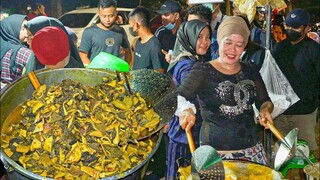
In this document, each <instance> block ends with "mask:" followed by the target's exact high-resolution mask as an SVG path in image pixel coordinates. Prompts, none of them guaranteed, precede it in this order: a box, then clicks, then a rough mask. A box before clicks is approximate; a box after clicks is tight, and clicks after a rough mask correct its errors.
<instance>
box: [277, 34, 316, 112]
mask: <svg viewBox="0 0 320 180" xmlns="http://www.w3.org/2000/svg"><path fill="white" fill-rule="evenodd" d="M272 55H273V57H274V58H275V60H276V62H277V64H278V66H279V68H280V69H281V71H282V72H283V74H284V75H285V76H286V78H287V79H288V81H289V82H290V84H291V86H292V88H293V90H294V92H295V93H296V94H297V95H298V96H299V98H300V101H298V102H297V103H295V104H293V105H292V106H291V107H289V109H287V110H286V111H285V112H284V114H288V115H289V114H291V115H293V114H308V113H311V112H313V111H314V110H315V109H316V108H317V107H318V106H319V91H320V90H319V87H320V83H319V81H320V79H319V74H320V45H319V44H318V43H316V42H315V41H313V40H312V39H310V38H306V39H304V40H303V41H301V42H299V43H298V44H296V45H292V44H291V43H290V41H288V40H283V41H281V42H280V43H278V44H276V45H275V48H274V49H273V52H272Z"/></svg>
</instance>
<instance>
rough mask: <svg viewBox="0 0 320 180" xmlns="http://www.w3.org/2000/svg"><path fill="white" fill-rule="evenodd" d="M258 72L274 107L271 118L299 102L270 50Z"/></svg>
mask: <svg viewBox="0 0 320 180" xmlns="http://www.w3.org/2000/svg"><path fill="white" fill-rule="evenodd" d="M259 72H260V74H261V77H262V79H263V82H264V84H265V86H266V88H267V91H268V94H269V97H270V99H271V101H272V103H273V105H274V109H273V111H272V114H271V115H272V118H276V117H277V116H279V115H280V114H282V113H283V112H284V111H286V110H287V109H288V108H289V107H290V106H292V105H293V104H294V103H296V102H298V101H299V100H300V99H299V97H298V96H297V94H296V93H295V92H294V90H293V89H292V87H291V85H290V83H289V81H288V80H287V78H286V77H285V75H284V74H283V73H282V71H281V70H280V68H279V66H278V64H277V63H276V61H275V60H274V58H273V57H272V55H271V53H270V50H266V55H265V58H264V62H263V64H262V67H261V69H260V71H259Z"/></svg>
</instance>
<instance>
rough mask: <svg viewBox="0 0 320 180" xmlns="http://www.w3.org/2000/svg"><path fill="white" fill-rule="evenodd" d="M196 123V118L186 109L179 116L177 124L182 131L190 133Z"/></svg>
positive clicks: (190, 110)
mask: <svg viewBox="0 0 320 180" xmlns="http://www.w3.org/2000/svg"><path fill="white" fill-rule="evenodd" d="M195 122H196V116H195V114H194V113H193V111H192V109H186V110H184V111H183V113H182V114H181V116H179V123H180V126H181V128H182V129H185V130H186V131H190V130H191V128H192V126H193V125H194V124H195Z"/></svg>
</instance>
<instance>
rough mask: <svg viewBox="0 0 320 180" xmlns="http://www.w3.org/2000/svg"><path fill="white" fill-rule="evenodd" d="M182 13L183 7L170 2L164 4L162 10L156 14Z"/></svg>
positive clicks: (169, 0)
mask: <svg viewBox="0 0 320 180" xmlns="http://www.w3.org/2000/svg"><path fill="white" fill-rule="evenodd" d="M180 11H181V6H180V5H179V4H178V3H177V2H175V1H171V0H168V1H166V2H164V3H163V5H162V6H161V8H160V9H159V10H157V11H156V12H157V13H159V14H167V13H171V12H180Z"/></svg>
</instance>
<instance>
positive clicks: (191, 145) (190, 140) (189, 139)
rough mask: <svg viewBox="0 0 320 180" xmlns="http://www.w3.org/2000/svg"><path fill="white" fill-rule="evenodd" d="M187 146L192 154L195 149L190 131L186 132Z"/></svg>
mask: <svg viewBox="0 0 320 180" xmlns="http://www.w3.org/2000/svg"><path fill="white" fill-rule="evenodd" d="M186 134H187V139H188V144H189V148H190V152H191V153H193V152H194V151H195V150H196V147H195V145H194V141H193V137H192V133H191V131H186Z"/></svg>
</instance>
